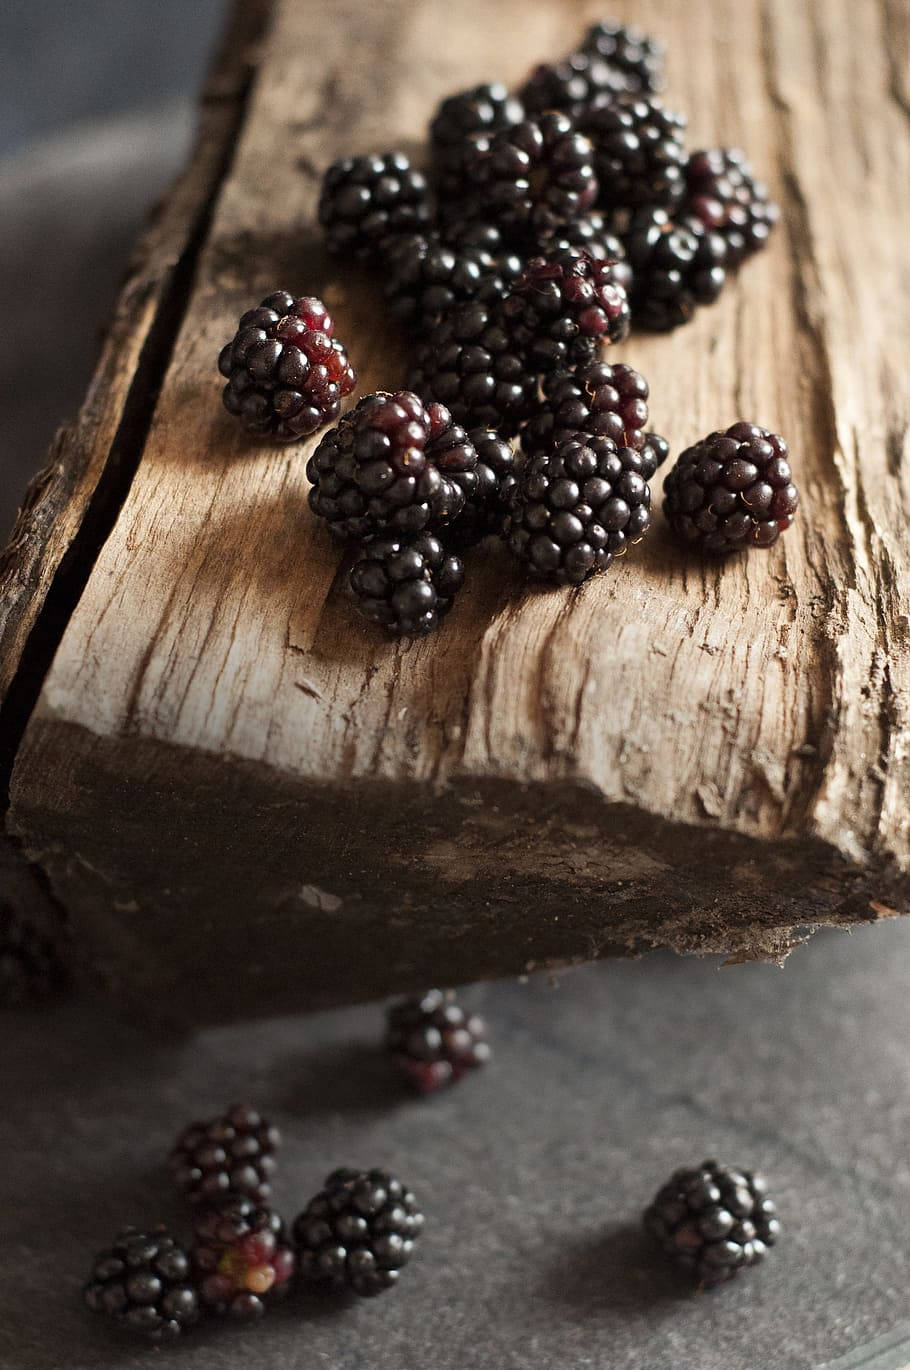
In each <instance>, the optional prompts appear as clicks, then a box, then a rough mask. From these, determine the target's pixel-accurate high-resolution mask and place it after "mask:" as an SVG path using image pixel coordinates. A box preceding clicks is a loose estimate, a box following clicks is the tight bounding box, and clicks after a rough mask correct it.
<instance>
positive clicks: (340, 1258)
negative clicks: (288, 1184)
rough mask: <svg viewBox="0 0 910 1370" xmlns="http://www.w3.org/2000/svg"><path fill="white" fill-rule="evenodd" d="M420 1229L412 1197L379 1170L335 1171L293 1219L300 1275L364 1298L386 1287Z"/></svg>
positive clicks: (394, 1280)
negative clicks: (294, 1219) (295, 1218)
mask: <svg viewBox="0 0 910 1370" xmlns="http://www.w3.org/2000/svg"><path fill="white" fill-rule="evenodd" d="M422 1227H423V1214H422V1213H421V1212H420V1211H419V1209H418V1207H417V1201H416V1199H415V1198H414V1195H413V1194H412V1193H411V1191H410V1190H409V1189H407V1188H406V1187H405V1186H404V1185H403V1184H402V1183H401V1182H400V1181H399V1180H396V1179H395V1178H394V1176H392V1175H389V1174H388V1173H387V1172H386V1171H384V1170H369V1171H362V1170H335V1171H333V1172H332V1174H331V1175H329V1177H328V1179H327V1180H326V1182H325V1186H324V1187H323V1189H322V1190H321V1191H320V1192H319V1193H318V1194H317V1195H316V1197H315V1198H314V1199H311V1200H310V1202H309V1204H308V1205H307V1207H306V1208H305V1209H304V1211H303V1212H302V1213H301V1214H300V1216H299V1217H298V1218H297V1220H296V1221H295V1223H294V1241H295V1243H296V1246H297V1257H298V1261H299V1264H300V1274H301V1277H302V1278H303V1279H304V1280H305V1281H306V1282H308V1283H311V1284H315V1285H320V1284H321V1285H323V1286H325V1287H327V1288H330V1289H334V1290H338V1291H341V1290H351V1291H352V1292H353V1293H355V1294H360V1295H362V1296H363V1297H365V1298H371V1297H372V1296H374V1295H376V1294H381V1293H382V1292H383V1291H384V1290H386V1289H391V1288H392V1286H393V1285H394V1284H396V1283H397V1281H398V1276H399V1274H400V1272H401V1270H402V1267H403V1266H405V1265H406V1264H407V1262H408V1260H409V1259H410V1256H411V1252H412V1250H413V1247H414V1242H415V1240H416V1238H417V1237H418V1236H419V1234H420V1231H421V1229H422Z"/></svg>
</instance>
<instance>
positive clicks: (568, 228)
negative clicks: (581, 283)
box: [530, 210, 632, 287]
mask: <svg viewBox="0 0 910 1370" xmlns="http://www.w3.org/2000/svg"><path fill="white" fill-rule="evenodd" d="M566 247H582V248H584V250H585V251H586V252H587V253H588V254H589V255H590V256H592V257H594V258H595V259H596V260H597V261H599V262H612V263H613V267H614V273H615V275H616V278H617V280H618V281H619V284H620V285H623V286H626V287H628V283H629V281H631V279H632V273H631V272H626V273H625V275H624V274H623V271H622V264H623V263H624V262H625V257H626V249H625V248H624V247H623V243H622V239H621V238H620V237H618V236H617V234H615V233H614V232H613V230H612V228H611V226H610V224H609V223H608V222H607V220H606V219H605V218H604V216H603V215H602V214H600V213H598V212H597V211H596V210H592V211H591V212H590V213H588V214H582V215H581V216H580V217H579V218H577V219H573V221H572V222H571V223H569V224H565V225H564V226H563V227H562V228H560V229H558V230H557V232H555V233H549V234H547V233H544V234H542V235H541V236H540V237H539V238H538V240H537V242H536V243H535V244H534V246H533V251H532V252H531V253H530V255H531V256H534V257H538V256H546V254H547V253H549V252H556V251H558V250H559V249H560V248H566Z"/></svg>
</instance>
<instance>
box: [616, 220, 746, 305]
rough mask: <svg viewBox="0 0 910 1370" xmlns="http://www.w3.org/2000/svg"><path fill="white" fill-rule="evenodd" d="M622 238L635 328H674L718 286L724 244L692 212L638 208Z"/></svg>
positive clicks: (711, 296) (715, 292) (707, 301)
mask: <svg viewBox="0 0 910 1370" xmlns="http://www.w3.org/2000/svg"><path fill="white" fill-rule="evenodd" d="M623 241H624V243H625V247H626V258H627V261H628V264H629V267H630V268H631V271H632V288H631V292H630V301H631V305H632V322H633V324H634V325H635V326H636V327H639V328H646V329H650V330H653V331H656V332H666V331H668V330H669V329H672V328H677V327H679V325H680V324H684V323H687V322H688V321H689V319H691V318H692V315H693V314H694V313H695V310H696V309H697V307H698V306H699V305H700V304H710V303H712V301H714V300H716V299H717V297H718V296H719V294H720V292H721V290H722V289H723V286H724V282H725V281H726V271H725V269H724V264H725V262H726V256H727V246H726V243H725V242H724V240H723V238H722V237H721V236H720V234H718V233H714V232H712V231H711V230H709V229H707V228H705V226H704V224H703V223H701V221H700V220H698V219H696V218H694V217H692V216H684V217H681V218H677V219H672V218H671V217H670V216H669V215H668V214H667V212H666V210H663V209H643V210H639V211H638V212H637V213H636V214H634V215H633V216H632V219H631V221H630V223H629V226H628V230H627V232H626V233H625V234H624V235H623Z"/></svg>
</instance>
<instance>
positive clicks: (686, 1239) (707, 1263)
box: [644, 1161, 780, 1286]
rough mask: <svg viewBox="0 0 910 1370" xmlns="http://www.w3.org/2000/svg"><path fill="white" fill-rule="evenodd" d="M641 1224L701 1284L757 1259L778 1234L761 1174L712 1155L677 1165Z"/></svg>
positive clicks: (725, 1277)
mask: <svg viewBox="0 0 910 1370" xmlns="http://www.w3.org/2000/svg"><path fill="white" fill-rule="evenodd" d="M644 1224H645V1227H646V1229H647V1230H648V1232H649V1233H650V1234H651V1236H652V1237H654V1238H655V1239H656V1241H657V1242H659V1243H660V1246H661V1247H662V1248H663V1250H664V1251H665V1252H666V1254H667V1255H668V1256H671V1257H672V1258H673V1260H674V1261H676V1263H677V1264H678V1265H681V1266H682V1267H683V1269H685V1270H689V1271H691V1272H692V1274H693V1275H695V1276H696V1278H697V1279H698V1281H699V1283H700V1284H702V1285H705V1286H711V1285H715V1284H723V1283H724V1282H725V1281H726V1280H732V1278H733V1276H734V1275H736V1274H737V1273H738V1272H739V1271H740V1270H742V1269H744V1268H745V1267H746V1266H748V1265H757V1264H758V1262H759V1261H760V1260H762V1259H763V1257H764V1256H765V1254H766V1252H767V1250H768V1247H770V1246H773V1245H774V1243H775V1242H776V1241H777V1238H778V1236H779V1235H780V1223H779V1222H778V1220H777V1210H776V1209H775V1207H774V1204H773V1203H772V1202H771V1200H770V1199H769V1198H768V1197H767V1186H766V1184H765V1181H764V1180H763V1179H762V1177H761V1176H760V1175H756V1174H755V1173H754V1172H752V1171H747V1170H743V1171H739V1170H729V1169H727V1168H726V1167H725V1166H721V1165H718V1163H717V1161H703V1162H702V1164H701V1166H699V1167H698V1169H696V1170H677V1171H676V1173H675V1174H674V1175H673V1176H672V1177H671V1178H670V1180H669V1181H668V1182H667V1183H666V1184H665V1185H664V1186H663V1188H662V1189H660V1190H658V1192H657V1194H656V1196H655V1198H654V1200H653V1202H652V1203H651V1204H650V1206H649V1207H648V1208H647V1209H646V1210H645V1214H644Z"/></svg>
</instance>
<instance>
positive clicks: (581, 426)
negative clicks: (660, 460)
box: [521, 361, 653, 474]
mask: <svg viewBox="0 0 910 1370" xmlns="http://www.w3.org/2000/svg"><path fill="white" fill-rule="evenodd" d="M543 391H544V396H543V399H542V400H541V401H540V404H539V406H538V409H537V412H536V413H535V414H534V416H533V418H531V419H529V421H528V422H527V423H526V424H525V426H524V428H523V430H522V434H521V445H522V447H523V448H524V450H525V451H526V452H549V451H552V449H553V448H554V447H557V446H558V445H559V444H560V443H561V442H565V441H566V439H567V438H571V437H572V436H573V435H574V434H575V433H581V432H583V433H590V434H592V435H595V434H596V435H597V436H600V437H607V438H612V439H613V441H614V442H615V443H616V445H617V447H634V448H635V450H636V451H639V452H640V451H641V450H642V449H643V448H644V446H645V441H646V439H645V432H644V429H645V425H646V424H647V422H648V382H647V381H646V380H645V378H644V376H642V375H639V373H638V372H637V371H633V369H632V367H631V366H626V365H625V364H624V363H622V362H617V363H616V364H615V365H614V366H609V365H608V364H607V363H606V362H597V361H595V362H587V363H585V365H583V366H578V367H576V368H575V369H574V370H573V371H554V372H553V373H552V374H551V375H549V376H547V377H546V379H545V380H544V384H543ZM651 474H653V472H652V473H651Z"/></svg>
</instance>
